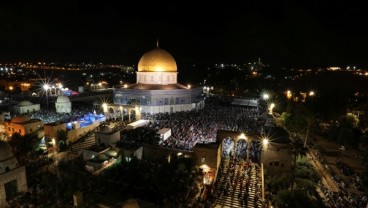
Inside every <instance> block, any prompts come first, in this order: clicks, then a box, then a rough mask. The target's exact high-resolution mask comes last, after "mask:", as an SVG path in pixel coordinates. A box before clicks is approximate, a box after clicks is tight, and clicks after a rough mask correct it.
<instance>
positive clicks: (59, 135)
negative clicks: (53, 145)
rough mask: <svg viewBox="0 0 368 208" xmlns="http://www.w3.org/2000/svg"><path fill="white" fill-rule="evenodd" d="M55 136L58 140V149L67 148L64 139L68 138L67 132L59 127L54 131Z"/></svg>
mask: <svg viewBox="0 0 368 208" xmlns="http://www.w3.org/2000/svg"><path fill="white" fill-rule="evenodd" d="M56 138H57V141H58V146H59V150H60V151H64V150H66V148H67V146H66V140H67V139H68V132H67V131H65V130H62V129H60V130H58V131H57V132H56Z"/></svg>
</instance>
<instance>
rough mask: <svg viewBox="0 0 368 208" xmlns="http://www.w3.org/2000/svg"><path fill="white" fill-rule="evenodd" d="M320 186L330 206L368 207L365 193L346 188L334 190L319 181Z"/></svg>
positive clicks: (341, 207)
mask: <svg viewBox="0 0 368 208" xmlns="http://www.w3.org/2000/svg"><path fill="white" fill-rule="evenodd" d="M318 187H319V188H320V189H321V191H322V193H323V195H324V198H325V200H326V202H325V203H326V204H327V205H329V207H336V208H345V207H352V208H361V207H366V206H367V204H368V198H367V196H365V195H361V194H356V193H354V192H351V191H347V190H345V189H341V190H340V192H333V191H331V190H329V189H328V188H327V187H326V186H324V185H322V183H321V182H319V183H318Z"/></svg>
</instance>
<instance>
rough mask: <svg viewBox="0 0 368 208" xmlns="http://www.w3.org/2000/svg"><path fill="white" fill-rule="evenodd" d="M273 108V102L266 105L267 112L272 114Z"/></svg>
mask: <svg viewBox="0 0 368 208" xmlns="http://www.w3.org/2000/svg"><path fill="white" fill-rule="evenodd" d="M274 108H275V103H271V104H270V106H269V107H268V113H269V114H271V115H272V113H273V109H274Z"/></svg>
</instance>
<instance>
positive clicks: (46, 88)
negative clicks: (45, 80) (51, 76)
mask: <svg viewBox="0 0 368 208" xmlns="http://www.w3.org/2000/svg"><path fill="white" fill-rule="evenodd" d="M43 89H44V90H45V92H46V110H47V111H48V110H49V96H48V90H49V89H50V85H48V84H44V85H43Z"/></svg>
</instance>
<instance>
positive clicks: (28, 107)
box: [14, 100, 41, 115]
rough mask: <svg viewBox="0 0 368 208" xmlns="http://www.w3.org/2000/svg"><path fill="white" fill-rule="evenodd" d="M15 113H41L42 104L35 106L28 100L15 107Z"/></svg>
mask: <svg viewBox="0 0 368 208" xmlns="http://www.w3.org/2000/svg"><path fill="white" fill-rule="evenodd" d="M14 108H15V112H16V113H18V114H19V115H22V114H25V113H33V112H36V111H40V109H41V108H40V104H33V103H32V102H30V101H28V100H23V101H21V102H19V103H18V104H17V105H16V106H15V107H14Z"/></svg>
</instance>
